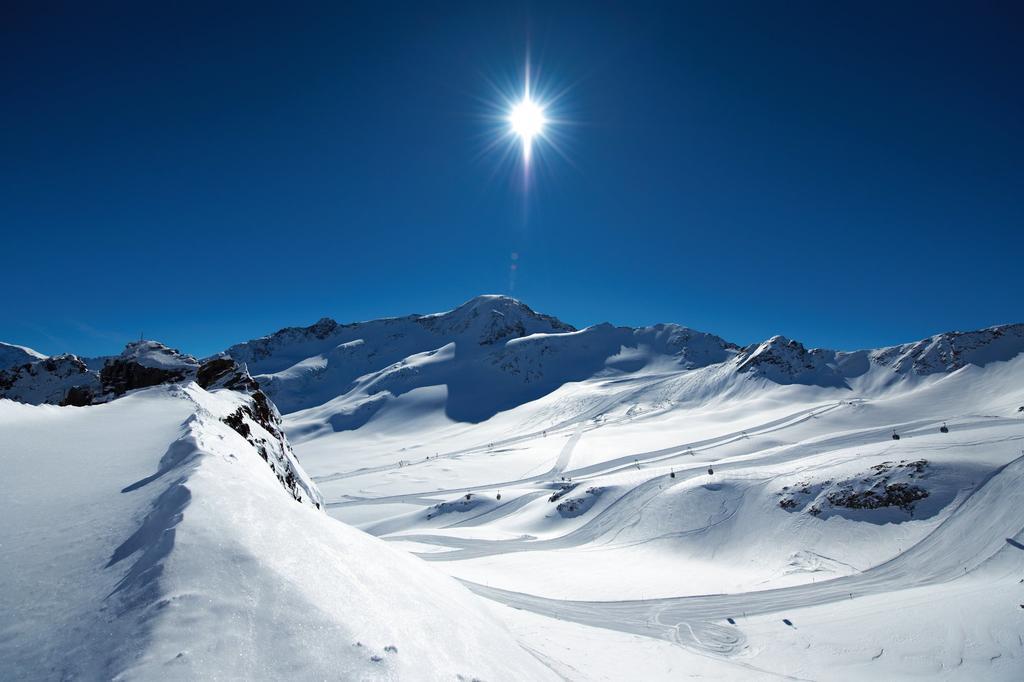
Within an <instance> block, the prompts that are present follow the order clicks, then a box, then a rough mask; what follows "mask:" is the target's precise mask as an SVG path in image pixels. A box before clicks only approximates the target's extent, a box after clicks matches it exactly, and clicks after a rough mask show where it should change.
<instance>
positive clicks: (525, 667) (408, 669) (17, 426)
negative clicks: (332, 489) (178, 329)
mask: <svg viewBox="0 0 1024 682" xmlns="http://www.w3.org/2000/svg"><path fill="white" fill-rule="evenodd" d="M253 405H254V403H253V396H252V395H250V394H249V393H247V392H244V391H236V390H231V389H227V388H220V389H212V390H211V391H206V390H203V389H202V388H200V387H199V385H197V384H196V383H192V382H188V383H185V384H171V385H162V386H156V387H152V388H148V389H143V390H140V391H133V392H130V393H128V394H127V395H125V396H124V397H122V398H120V399H117V400H114V401H112V402H109V403H106V404H101V405H95V406H90V407H78V408H76V407H64V408H61V407H56V406H51V405H38V406H33V405H26V404H20V403H15V402H12V401H9V400H0V431H2V433H3V434H4V439H3V445H2V448H0V469H2V470H3V471H4V482H5V495H4V496H3V498H2V499H0V509H2V513H3V516H4V519H5V523H4V524H2V525H0V546H2V548H3V552H2V553H0V575H2V576H3V581H2V588H0V677H2V678H4V679H110V678H115V677H116V678H118V679H153V678H157V677H160V678H170V679H198V678H218V679H282V678H289V679H326V678H332V679H337V678H339V677H340V678H342V679H439V680H440V679H445V680H449V679H460V676H461V679H467V680H468V679H472V678H481V679H507V680H522V679H548V678H551V677H552V674H551V673H550V671H549V670H548V668H546V667H545V666H543V665H542V664H541V663H539V662H538V661H537V659H535V658H534V657H533V656H531V655H529V654H528V653H526V652H525V651H524V650H523V649H522V648H521V647H520V646H519V645H518V644H517V643H516V641H515V640H514V639H513V638H512V637H511V636H510V635H509V633H508V632H507V631H506V630H505V629H504V628H503V627H502V626H501V625H500V624H498V622H497V621H496V619H495V618H494V617H493V616H491V615H490V614H489V613H487V612H486V611H485V610H484V609H483V607H482V606H481V604H480V603H479V602H478V601H477V600H476V598H474V597H473V596H472V595H470V594H469V592H467V591H466V590H465V589H464V588H462V587H461V586H459V585H458V584H456V583H455V582H454V581H452V580H451V579H450V578H448V577H446V576H443V575H441V574H440V573H437V572H436V571H435V570H433V569H431V568H430V567H428V566H426V565H424V564H423V562H421V561H420V560H418V559H415V558H413V557H410V556H409V555H407V554H405V553H402V552H399V551H396V550H394V549H391V548H389V547H387V546H385V544H384V543H382V542H381V541H379V540H376V539H374V538H371V537H369V536H367V535H365V534H363V533H361V532H359V531H356V530H354V529H352V528H350V527H348V526H345V525H344V524H341V523H339V522H337V521H335V520H333V519H331V518H330V517H328V516H326V515H325V514H324V513H323V512H322V511H319V510H318V509H317V508H316V502H317V501H318V496H317V495H315V494H313V492H312V491H307V492H306V494H303V495H301V496H298V498H297V497H296V496H294V495H289V494H287V492H286V490H285V489H283V486H282V481H281V480H280V477H278V476H275V472H274V471H273V470H272V467H271V466H268V464H272V463H273V461H274V459H273V457H265V456H264V455H263V454H261V452H259V450H258V448H257V446H256V445H255V444H254V443H253V442H250V439H248V438H246V437H245V436H244V434H243V432H247V433H248V434H249V435H250V436H252V440H253V441H255V443H256V444H258V443H260V442H261V439H262V440H270V435H269V434H268V432H266V431H259V428H261V427H259V424H258V421H257V420H255V419H253V418H250V417H248V416H245V417H244V419H243V422H244V424H245V425H246V426H247V427H248V429H241V430H240V423H242V422H237V421H236V420H233V419H232V415H235V414H237V413H238V412H239V410H240V409H243V408H244V409H249V410H253V411H256V408H255V407H253ZM296 499H300V500H301V501H299V502H297V501H296ZM441 633H443V636H442V635H441Z"/></svg>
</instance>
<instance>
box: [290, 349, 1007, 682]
mask: <svg viewBox="0 0 1024 682" xmlns="http://www.w3.org/2000/svg"><path fill="white" fill-rule="evenodd" d="M910 346H912V345H911V344H908V347H910ZM783 347H784V348H789V346H786V345H785V344H783ZM934 347H935V344H934V343H933V344H928V345H926V346H924V347H923V348H925V349H926V350H927V349H930V348H934ZM919 351H920V348H918V351H913V352H919ZM762 352H763V349H762ZM886 352H887V353H890V354H891V351H886ZM904 352H905V353H909V352H911V351H904ZM922 352H923V351H922ZM1005 355H1006V353H1005V352H1003V353H1002V355H1000V357H1005ZM895 372H896V370H893V369H892V368H891V367H885V368H881V367H873V368H872V369H870V370H869V371H867V372H863V373H861V374H859V375H857V376H854V377H847V378H846V379H845V380H844V381H845V385H842V386H840V385H831V384H830V383H829V382H827V381H823V382H815V381H811V382H803V383H800V382H793V383H780V382H778V381H774V380H772V379H768V378H762V377H749V376H746V377H745V376H739V375H738V374H737V373H736V371H735V370H733V369H732V368H729V367H724V366H722V365H720V364H719V365H715V364H712V365H709V366H706V367H698V368H694V369H690V370H685V371H679V370H675V371H666V368H665V366H664V365H654V366H648V367H647V369H640V370H637V371H631V372H627V373H603V374H599V375H597V376H594V377H592V378H589V379H585V380H582V381H577V382H569V383H566V384H563V385H562V386H560V387H558V388H557V389H555V390H553V391H552V392H550V393H548V394H547V395H545V396H543V397H541V398H538V399H536V400H533V401H530V402H528V403H525V404H522V405H519V406H517V407H514V408H512V409H510V410H506V411H503V412H499V413H498V414H496V415H495V416H494V417H492V418H490V419H488V420H485V421H484V422H481V423H465V422H459V421H457V420H453V419H450V418H448V417H447V416H446V415H445V413H444V409H443V407H444V401H445V387H444V386H438V387H424V388H420V389H416V390H414V391H410V392H407V393H405V394H403V395H400V396H396V397H393V398H389V399H388V403H387V404H386V405H384V406H383V407H381V408H379V410H378V411H377V412H376V413H375V415H374V416H373V417H372V418H370V419H369V420H368V421H367V422H366V423H365V424H363V425H361V426H360V427H359V428H355V429H341V430H335V429H323V428H318V427H317V425H316V424H317V420H319V419H322V418H323V417H324V413H323V412H322V411H320V410H318V409H316V408H314V409H311V410H299V411H296V412H293V413H291V414H288V415H285V424H286V426H287V427H288V428H289V429H290V431H289V432H290V433H294V434H295V436H294V438H295V441H296V449H297V452H298V453H299V454H300V456H301V457H302V458H303V462H304V463H305V464H306V466H307V468H308V469H309V470H310V472H311V474H312V475H313V476H314V478H315V479H316V480H317V482H318V484H319V485H320V487H321V490H322V491H323V492H324V496H325V503H326V508H327V510H328V512H329V513H330V514H332V515H334V516H336V517H337V518H340V519H343V520H346V521H348V522H350V523H353V524H356V525H357V526H359V527H361V528H363V529H365V530H366V531H368V532H370V533H372V534H374V535H378V536H380V537H383V538H385V539H386V540H388V541H389V542H391V543H392V544H394V545H395V546H396V547H400V548H402V549H405V550H408V551H411V552H413V553H415V554H417V555H418V556H420V557H421V558H422V559H424V560H426V561H428V562H429V563H431V565H433V566H436V567H438V568H441V569H442V570H445V571H447V572H448V573H450V574H451V575H453V576H455V577H457V578H459V579H460V580H462V581H463V582H464V584H466V585H467V586H469V587H470V588H471V589H472V590H473V591H474V592H475V593H476V594H478V595H479V596H481V597H483V598H484V599H486V600H488V601H489V602H491V603H492V606H491V608H492V609H494V610H495V613H497V614H498V615H500V616H501V617H502V618H504V619H505V621H506V623H507V624H508V625H509V626H510V627H511V628H512V629H513V631H515V632H517V633H518V635H519V636H520V638H521V640H522V641H524V642H525V643H526V644H527V645H528V646H530V647H531V649H532V650H533V651H534V653H535V654H537V655H538V656H542V657H543V658H544V660H545V662H546V663H547V664H548V665H549V666H550V667H552V668H553V669H555V670H557V671H558V672H559V673H560V674H561V675H563V676H564V677H566V678H569V679H629V678H632V675H633V674H634V673H633V671H635V670H641V669H648V668H650V666H649V665H648V664H647V663H646V662H645V661H646V659H647V657H648V656H650V655H651V647H655V648H656V650H657V651H658V654H657V655H658V656H663V657H664V660H666V661H673V663H672V664H671V666H670V668H671V670H674V671H677V672H678V670H679V669H680V668H678V667H673V666H680V667H681V668H682V669H685V670H687V671H689V672H690V673H691V674H694V675H697V676H707V677H711V678H718V679H759V678H764V679H773V678H775V677H796V678H799V679H860V678H862V677H863V676H864V675H867V674H872V675H880V676H881V677H882V678H883V679H903V678H907V677H922V678H928V677H932V676H944V677H950V678H956V679H1019V678H1020V676H1021V674H1022V673H1024V648H1022V646H1021V644H1020V642H1019V641H1018V639H1017V637H1016V636H1015V635H1013V636H1011V634H1010V633H1013V632H1020V631H1021V627H1022V625H1024V617H1022V616H1024V609H1022V608H1021V607H1020V605H1019V604H1020V603H1024V584H1021V582H1020V581H1021V580H1022V579H1024V551H1022V549H1021V547H1024V511H1022V510H1024V506H1022V504H1021V502H1024V500H1022V499H1021V495H1024V493H1022V492H1021V491H1022V490H1024V459H1022V458H1024V419H1022V418H1021V415H1020V413H1019V412H1018V411H1017V408H1018V407H1019V406H1020V405H1021V404H1024V381H1022V380H1024V357H1021V356H1014V357H1011V358H1010V359H1006V360H1003V359H999V360H994V361H992V362H986V363H984V364H983V365H982V364H979V365H975V364H968V365H967V366H963V367H960V368H957V369H953V370H950V371H941V372H925V373H922V374H912V375H905V376H903V375H901V377H899V378H898V379H897V378H894V376H893V375H894V373H895ZM776 378H777V377H776ZM944 424H945V425H946V426H947V429H948V432H945V433H944V432H942V431H941V430H940V427H941V426H943V425H944ZM894 431H895V432H896V433H898V434H899V435H900V439H899V440H894V439H893V438H892V434H893V433H894ZM922 462H924V463H922ZM709 468H710V469H711V471H712V472H713V473H709ZM802 490H808V491H809V492H807V493H803V492H801V491H802ZM865 490H873V491H876V492H877V491H881V492H880V493H879V494H881V495H885V494H886V491H890V492H891V493H892V495H894V496H895V497H894V498H893V499H897V500H899V499H902V498H899V495H900V494H903V493H905V492H906V491H907V490H910V491H914V490H917V491H925V493H926V494H925V495H924V496H923V497H921V498H919V499H913V500H911V501H910V502H907V503H906V504H905V506H901V504H899V503H898V502H897V503H893V504H890V505H882V506H879V507H877V508H866V507H860V508H858V507H857V505H856V504H855V503H856V502H857V501H862V500H865V499H866V500H869V503H870V504H874V503H875V502H872V501H871V500H872V499H877V497H876V498H870V497H865V496H864V491H865ZM915 494H918V495H921V494H922V493H921V492H917V493H915ZM499 495H500V499H499ZM467 496H468V498H467ZM829 496H832V499H835V500H838V501H839V502H838V503H837V504H835V505H833V504H831V503H830V502H829V499H830V498H829ZM788 498H793V499H792V506H791V507H790V508H784V507H782V506H780V502H782V501H783V500H784V499H788ZM851 500H853V502H851ZM567 503H568V504H567ZM847 503H848V504H851V505H853V506H843V504H847ZM560 505H561V506H560ZM979 592H983V593H984V598H979V596H978V593H979ZM979 599H980V600H981V601H982V602H984V603H985V604H986V605H987V608H986V609H979V610H977V611H975V610H973V609H970V608H966V607H965V604H969V603H972V602H974V601H978V600H979ZM944 603H945V604H950V605H953V606H948V607H947V606H941V604H944ZM936 604H940V605H939V606H937V605H936ZM507 607H511V608H507ZM528 614H532V615H528ZM730 619H731V621H730ZM783 619H787V620H789V622H790V624H788V625H787V624H785V623H784V621H783ZM810 623H814V626H813V627H814V630H813V631H809V627H808V626H809V624H810ZM929 633H932V634H931V636H933V637H934V638H938V641H939V644H936V643H935V642H934V641H930V640H929V639H928V636H929ZM637 638H639V639H637ZM652 638H653V639H656V640H658V641H660V642H661V643H662V644H650V643H648V642H649V641H650V640H651V639H652ZM553 641H576V642H577V643H578V646H577V647H575V648H564V647H559V646H557V645H554V644H552V642H553ZM612 642H618V643H619V645H616V646H622V647H625V648H624V649H622V650H619V649H617V650H616V655H615V656H609V655H608V654H607V652H606V651H605V649H606V648H607V647H608V646H613V645H612V644H611V643H612ZM627 642H628V643H627ZM639 642H643V644H640V643H639ZM602 643H604V644H602ZM606 645H607V646H606ZM665 647H668V648H667V649H666V648H665ZM950 648H952V650H954V651H958V652H960V654H958V655H956V656H953V655H952V654H949V653H948V651H947V650H949V649H950ZM882 650H884V651H883V653H881V654H879V652H880V651H882ZM791 657H796V658H795V660H797V661H799V663H798V664H794V660H793V659H791ZM594 661H601V662H602V663H601V664H600V665H595V664H594V663H593V662H594ZM674 674H675V673H671V672H669V671H668V670H660V672H659V670H657V669H652V670H651V671H650V675H651V678H652V679H654V678H658V677H666V678H672V677H674Z"/></svg>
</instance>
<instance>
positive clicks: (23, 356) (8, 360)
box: [0, 342, 46, 370]
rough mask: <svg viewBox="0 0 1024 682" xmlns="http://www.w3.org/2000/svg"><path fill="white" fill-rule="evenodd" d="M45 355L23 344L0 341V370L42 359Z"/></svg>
mask: <svg viewBox="0 0 1024 682" xmlns="http://www.w3.org/2000/svg"><path fill="white" fill-rule="evenodd" d="M45 358H46V356H45V355H43V354H42V353H40V352H38V351H34V350H32V349H31V348H27V347H25V346H16V345H14V344H11V343H3V342H0V370H2V369H9V368H11V367H15V366H19V365H26V364H28V363H30V362H35V361H36V360H44V359H45Z"/></svg>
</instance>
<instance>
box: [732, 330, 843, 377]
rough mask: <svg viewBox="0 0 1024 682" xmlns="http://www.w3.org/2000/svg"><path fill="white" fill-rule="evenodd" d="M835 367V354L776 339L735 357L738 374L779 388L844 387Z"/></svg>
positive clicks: (751, 347) (749, 348)
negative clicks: (801, 385)
mask: <svg viewBox="0 0 1024 682" xmlns="http://www.w3.org/2000/svg"><path fill="white" fill-rule="evenodd" d="M835 363H836V359H835V353H834V352H833V351H830V350H823V349H821V348H813V349H810V350H809V349H807V348H806V347H805V346H804V345H803V344H802V343H800V342H799V341H794V340H792V339H788V338H786V337H785V336H781V335H776V336H773V337H771V338H770V339H768V340H767V341H763V342H762V343H760V344H758V345H756V346H755V345H751V346H748V347H747V348H745V349H743V351H742V352H741V353H740V354H739V355H738V356H737V357H736V371H737V372H739V373H741V374H750V375H752V376H758V377H763V378H765V379H768V380H770V381H774V382H775V383H777V384H810V385H815V386H842V385H844V384H845V381H844V378H843V376H842V374H841V373H840V372H839V370H838V369H837V367H836V364H835Z"/></svg>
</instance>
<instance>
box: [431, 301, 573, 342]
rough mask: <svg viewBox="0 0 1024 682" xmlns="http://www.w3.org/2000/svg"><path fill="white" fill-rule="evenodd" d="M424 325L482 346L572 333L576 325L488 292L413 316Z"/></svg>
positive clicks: (439, 332) (436, 331) (440, 332)
mask: <svg viewBox="0 0 1024 682" xmlns="http://www.w3.org/2000/svg"><path fill="white" fill-rule="evenodd" d="M416 321H417V322H418V323H419V324H420V325H422V326H423V327H425V328H427V329H430V330H431V331H434V332H435V333H437V334H440V335H444V336H446V337H452V338H460V337H461V338H467V337H468V338H469V339H471V340H473V341H475V342H476V343H479V344H480V345H483V346H488V345H492V344H495V343H498V342H500V341H505V340H508V339H514V338H520V337H523V336H529V335H530V334H554V333H563V332H573V331H576V328H575V327H573V326H572V325H568V324H566V323H564V322H562V321H561V320H559V319H557V318H555V317H552V316H550V315H544V314H541V313H538V312H535V311H534V310H533V309H532V308H530V307H529V306H528V305H526V304H525V303H522V302H521V301H518V300H516V299H514V298H510V297H509V296H498V295H494V294H488V295H484V296H477V297H475V298H471V299H470V300H468V301H466V302H465V303H463V304H462V305H460V306H459V307H458V308H455V309H454V310H450V311H448V312H446V313H440V314H435V315H423V316H420V317H418V318H416Z"/></svg>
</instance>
